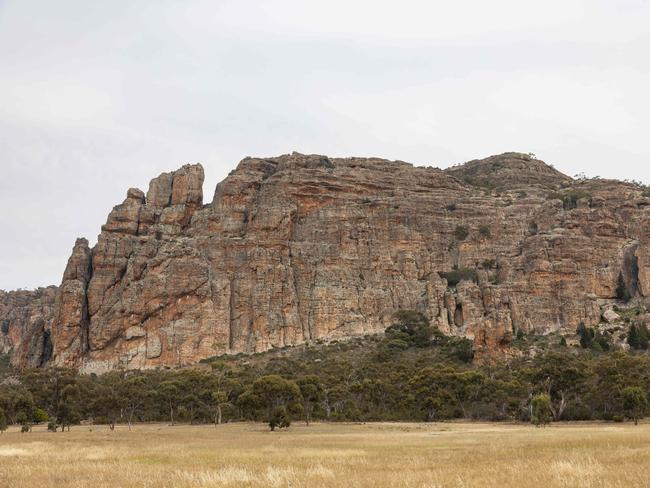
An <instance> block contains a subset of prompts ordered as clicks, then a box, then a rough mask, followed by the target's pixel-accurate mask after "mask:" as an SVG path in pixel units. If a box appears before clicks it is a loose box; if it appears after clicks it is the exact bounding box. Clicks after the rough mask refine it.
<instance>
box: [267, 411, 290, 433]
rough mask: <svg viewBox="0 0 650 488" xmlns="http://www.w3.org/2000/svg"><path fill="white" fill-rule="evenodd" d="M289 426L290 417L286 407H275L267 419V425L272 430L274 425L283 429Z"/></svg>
mask: <svg viewBox="0 0 650 488" xmlns="http://www.w3.org/2000/svg"><path fill="white" fill-rule="evenodd" d="M290 426H291V418H290V417H289V413H288V412H287V409H286V407H276V409H275V410H273V414H272V415H271V418H270V419H269V427H271V431H274V430H275V428H276V427H278V428H280V429H283V428H287V427H290Z"/></svg>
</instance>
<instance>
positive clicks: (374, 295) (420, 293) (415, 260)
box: [0, 153, 650, 372]
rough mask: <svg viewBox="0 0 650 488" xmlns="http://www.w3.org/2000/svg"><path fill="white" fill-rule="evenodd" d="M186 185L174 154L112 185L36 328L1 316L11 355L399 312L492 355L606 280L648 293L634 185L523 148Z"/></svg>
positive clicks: (239, 343)
mask: <svg viewBox="0 0 650 488" xmlns="http://www.w3.org/2000/svg"><path fill="white" fill-rule="evenodd" d="M202 187H203V169H202V168H201V166H200V165H187V166H183V167H182V168H180V169H179V170H177V171H175V172H172V173H163V174H162V175H160V176H158V177H157V178H155V179H154V180H152V181H151V183H150V185H149V189H148V191H147V193H146V195H145V194H144V192H142V191H140V190H138V189H130V190H128V192H127V197H126V199H125V200H124V202H123V203H122V204H120V205H118V206H116V207H115V208H114V209H113V210H112V211H111V213H110V215H109V217H108V220H107V222H106V224H105V225H104V226H103V227H102V232H101V234H100V235H99V237H98V241H97V244H96V245H95V246H94V248H92V249H89V247H88V243H87V242H86V241H85V240H78V241H77V243H76V245H75V247H74V250H73V253H72V256H71V258H70V261H69V262H68V266H67V268H66V271H65V273H64V278H63V281H62V284H61V286H60V287H59V288H58V290H56V291H55V289H51V291H50V295H52V294H53V295H55V299H54V300H53V301H54V304H52V302H51V301H50V302H47V304H46V303H45V302H44V300H43V298H40V302H38V300H37V299H35V301H34V305H33V307H34V308H33V310H41V312H40V317H41V318H42V321H43V324H42V326H34V325H33V324H32V325H29V324H28V322H30V320H31V321H33V320H36V319H29V320H27V319H26V318H24V317H23V315H21V317H23V318H20V322H15V325H14V322H13V320H14V319H10V321H12V322H11V324H12V325H11V326H10V330H15V331H16V332H13V335H12V336H11V337H12V338H11V340H6V339H5V346H3V347H4V349H5V350H9V349H12V351H13V352H12V357H13V361H14V363H16V364H20V365H36V364H41V363H47V364H53V365H61V366H74V367H79V368H81V369H82V370H83V371H86V372H102V371H106V370H109V369H113V368H118V367H124V368H151V367H158V366H176V365H183V364H189V363H193V362H196V361H198V360H200V359H202V358H206V357H210V356H214V355H218V354H223V353H238V352H245V353H252V352H257V351H264V350H268V349H271V348H274V347H284V346H288V345H294V344H299V343H304V342H308V341H316V340H332V339H341V338H346V337H350V336H355V335H361V334H369V333H376V332H379V331H382V330H383V329H384V328H385V327H386V326H387V325H389V323H390V320H391V315H392V314H393V312H394V311H395V310H397V309H417V310H420V311H422V312H424V313H425V314H426V315H427V316H428V317H430V318H431V320H432V321H433V322H434V323H435V324H436V325H437V326H438V327H439V328H440V329H442V330H443V331H444V332H445V333H447V334H453V335H463V336H467V337H469V338H472V339H473V340H474V342H475V345H476V347H477V350H478V351H479V353H484V352H490V353H492V354H495V353H496V354H498V353H500V351H507V349H508V344H509V343H510V341H511V339H512V337H513V334H515V333H516V331H517V330H522V331H525V332H536V333H547V332H552V331H557V330H575V327H576V326H577V325H578V324H579V323H580V322H584V323H585V324H588V325H593V324H596V323H598V322H599V321H600V320H601V316H602V312H603V310H604V308H603V307H605V306H606V305H607V304H611V303H612V302H613V301H614V300H615V299H616V295H617V287H618V286H619V282H620V279H621V277H622V279H623V281H624V283H625V286H626V288H627V289H628V291H629V292H630V293H631V294H632V295H634V296H635V297H636V299H637V300H644V298H645V296H646V295H648V294H650V278H649V277H650V257H649V256H650V231H649V230H648V229H649V226H648V222H649V218H650V210H649V208H650V199H649V198H647V197H645V196H644V194H645V193H644V191H643V189H642V188H640V187H639V186H637V185H633V184H628V183H622V182H616V181H605V180H573V179H571V178H569V177H568V176H566V175H563V174H561V173H559V172H558V171H556V170H555V169H553V168H552V167H550V166H548V165H546V164H545V163H543V162H542V161H539V160H536V159H534V158H533V157H531V156H530V155H522V154H518V153H507V154H504V155H500V156H493V157H490V158H487V159H485V160H480V161H472V162H469V163H466V164H465V165H461V166H456V167H453V168H450V169H448V170H444V171H443V170H440V169H437V168H430V167H429V168H425V167H413V166H412V165H410V164H407V163H404V162H400V161H386V160H382V159H364V158H347V159H335V158H327V157H325V156H317V155H301V154H297V153H294V154H291V155H284V156H280V157H276V158H246V159H244V160H243V161H242V162H241V163H240V164H239V166H238V167H237V169H236V170H234V171H233V172H232V173H231V174H230V175H229V176H228V177H227V178H226V179H225V180H224V181H222V182H221V183H219V184H218V185H217V188H216V191H215V193H214V198H213V201H212V202H211V203H210V204H207V205H203V194H202ZM48 290H50V289H48ZM50 295H48V296H50ZM27 301H29V300H27ZM41 302H42V303H41ZM30 303H31V302H30ZM37 303H41V304H40V305H37ZM30 307H32V305H30ZM39 307H40V308H39ZM2 313H3V314H4V313H6V312H2ZM33 313H35V312H33ZM48 313H49V314H50V315H48ZM14 315H15V312H14ZM26 315H29V313H27V312H26ZM0 316H2V317H4V315H2V314H0ZM39 323H40V322H39ZM30 327H31V328H30ZM39 327H40V328H39ZM21 328H22V329H21ZM18 330H21V332H20V333H18V332H17V331H18ZM19 336H20V337H19ZM46 336H47V338H46ZM0 337H1V336H0ZM48 341H49V344H51V351H52V354H51V357H50V354H49V353H48V354H45V353H44V352H43V350H45V349H47V347H45V346H41V349H39V348H38V347H37V346H32V345H31V344H37V345H38V344H41V345H43V344H48ZM11 344H13V346H11ZM27 344H30V345H29V346H27Z"/></svg>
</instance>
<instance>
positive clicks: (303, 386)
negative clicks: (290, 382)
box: [298, 375, 323, 425]
mask: <svg viewBox="0 0 650 488" xmlns="http://www.w3.org/2000/svg"><path fill="white" fill-rule="evenodd" d="M298 387H299V388H300V393H301V395H302V406H303V410H304V413H305V423H306V424H307V425H309V422H310V421H311V415H312V413H313V411H314V406H315V405H316V404H317V403H318V402H320V401H321V400H322V399H323V385H322V384H321V382H320V379H319V378H318V376H316V375H309V376H305V377H304V378H300V379H299V380H298Z"/></svg>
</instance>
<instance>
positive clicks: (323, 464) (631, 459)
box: [0, 423, 650, 488]
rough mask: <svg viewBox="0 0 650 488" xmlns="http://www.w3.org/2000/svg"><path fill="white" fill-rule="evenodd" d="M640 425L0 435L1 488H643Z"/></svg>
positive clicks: (644, 431) (151, 429)
mask: <svg viewBox="0 0 650 488" xmlns="http://www.w3.org/2000/svg"><path fill="white" fill-rule="evenodd" d="M649 471H650V424H641V425H639V426H638V427H634V425H632V424H564V425H557V424H556V425H553V426H551V427H548V428H546V429H536V428H534V427H529V426H527V425H506V424H473V423H472V424H455V423H451V424H365V425H350V424H315V425H312V426H310V427H305V426H304V425H302V424H295V425H294V426H292V427H291V428H290V429H289V430H288V431H282V432H274V433H271V432H269V431H268V429H267V428H266V426H264V425H261V424H229V425H222V426H219V427H216V428H215V427H213V426H175V427H169V426H166V425H138V426H135V427H134V429H133V431H132V432H129V431H128V430H127V429H126V427H121V426H120V427H117V429H116V430H115V431H114V432H110V431H109V430H108V428H106V427H103V426H93V427H88V426H86V427H83V426H78V427H73V428H72V430H71V432H69V433H68V432H65V433H48V432H45V431H43V430H42V429H41V428H38V429H36V428H35V430H34V432H33V433H31V434H21V433H19V432H18V431H17V430H16V429H15V428H13V429H10V430H9V431H7V432H5V433H4V434H2V435H0V486H1V487H2V488H5V487H11V488H62V487H79V488H81V487H84V488H87V487H90V488H104V487H111V488H116V487H120V488H132V487H156V488H157V487H169V488H183V487H212V486H215V487H216V486H226V487H228V486H230V487H239V486H242V487H284V486H291V487H306V488H307V487H310V488H311V487H321V486H328V487H329V486H331V487H373V488H374V487H389V486H390V487H397V486H399V487H428V488H434V487H459V488H460V487H477V488H478V487H481V488H492V487H494V488H497V487H498V488H503V487H516V488H523V487H543V488H552V487H581V488H583V487H584V488H591V487H603V488H616V487H646V486H650V477H649V476H648V472H649Z"/></svg>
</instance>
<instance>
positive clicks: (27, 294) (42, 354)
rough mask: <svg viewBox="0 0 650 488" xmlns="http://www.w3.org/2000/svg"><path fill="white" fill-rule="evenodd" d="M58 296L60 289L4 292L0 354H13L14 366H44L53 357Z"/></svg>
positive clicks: (0, 309)
mask: <svg viewBox="0 0 650 488" xmlns="http://www.w3.org/2000/svg"><path fill="white" fill-rule="evenodd" d="M56 294H57V287H56V286H49V287H47V288H38V289H37V290H34V291H25V290H18V291H10V292H5V291H2V290H0V354H10V356H11V360H12V363H13V364H14V365H16V366H19V367H37V366H42V365H44V364H45V363H47V362H48V361H49V359H50V358H51V357H52V341H51V338H50V333H49V324H50V323H51V321H52V317H53V316H54V309H55V299H56Z"/></svg>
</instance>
